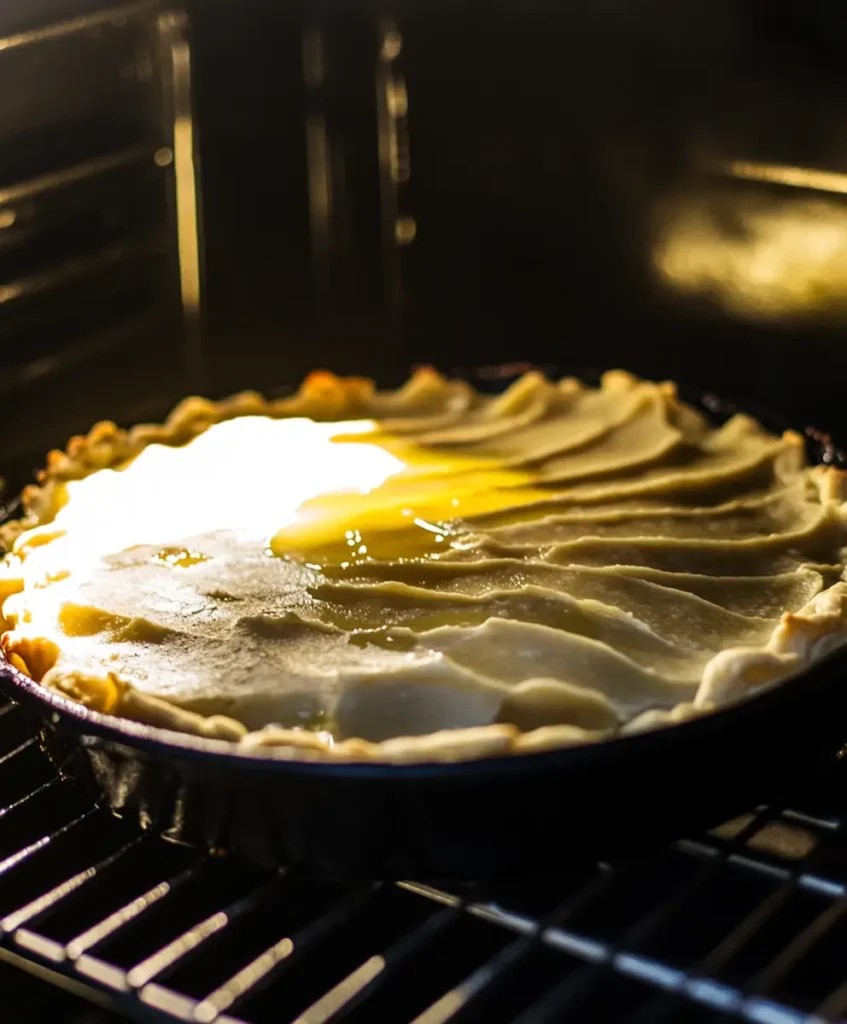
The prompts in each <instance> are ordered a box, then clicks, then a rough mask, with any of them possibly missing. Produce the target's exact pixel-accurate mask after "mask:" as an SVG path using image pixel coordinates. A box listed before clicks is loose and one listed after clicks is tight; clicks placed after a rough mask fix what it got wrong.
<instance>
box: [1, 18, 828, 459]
mask: <svg viewBox="0 0 847 1024" xmlns="http://www.w3.org/2000/svg"><path fill="white" fill-rule="evenodd" d="M82 6H85V5H84V4H83V3H81V2H76V3H75V2H74V0H63V2H62V3H59V2H58V0H40V2H39V4H37V5H35V6H29V5H27V7H26V10H25V11H24V10H19V11H18V12H17V14H16V15H15V16H14V17H15V18H16V19H17V22H18V23H20V19H21V18H27V19H28V20H29V22H31V23H35V22H38V21H39V20H42V21H43V20H44V19H45V18H48V17H50V16H60V15H61V16H63V17H66V16H68V15H69V14H71V13H73V11H75V10H76V9H78V8H80V7H82ZM87 6H89V7H92V6H97V5H96V4H92V3H89V4H88V5H87ZM188 8H189V13H190V15H191V18H192V21H193V45H194V54H193V63H194V89H195V113H196V120H197V129H198V137H199V156H200V166H201V184H202V210H203V237H204V263H205V271H206V277H205V290H204V319H203V329H204V334H203V368H202V370H203V372H202V375H201V376H200V377H196V376H195V377H193V378H191V379H189V378H188V377H187V376H186V375H185V373H184V370H183V361H182V358H181V354H180V352H181V345H182V341H181V338H180V334H179V329H178V326H177V323H176V322H175V321H173V319H171V320H168V321H167V324H166V325H165V326H161V327H156V328H155V329H151V328H146V329H139V331H137V332H136V335H135V336H134V338H132V339H130V340H128V341H117V342H115V343H114V344H110V345H106V346H104V347H103V348H102V349H99V350H97V351H94V352H93V353H92V354H91V355H90V356H86V357H85V358H81V359H76V360H73V361H72V362H71V364H69V365H68V366H61V365H60V366H57V369H56V371H55V372H53V371H51V372H50V373H49V374H42V375H41V376H37V377H35V378H33V379H32V380H31V381H30V382H29V383H26V384H20V385H18V384H17V383H14V386H11V385H10V386H8V387H7V391H6V393H5V396H2V395H0V397H2V410H3V411H2V413H0V430H2V438H3V439H4V443H5V450H7V451H14V452H15V453H16V455H19V454H21V453H24V457H25V458H35V455H36V453H37V452H38V451H40V450H42V449H43V447H44V446H45V445H46V444H48V443H58V442H60V441H61V440H62V439H63V438H64V437H66V436H67V434H68V433H69V432H70V431H72V430H78V429H81V428H83V427H84V426H85V425H86V424H87V423H89V422H91V421H92V420H93V419H95V418H97V417H98V416H101V415H108V416H112V417H115V418H117V419H119V420H124V421H126V420H134V419H138V418H143V417H147V416H150V415H158V414H159V413H161V412H162V411H163V409H164V408H165V407H166V406H167V405H168V404H169V403H171V402H172V401H173V400H174V399H176V398H177V397H179V395H180V394H182V393H184V392H185V390H186V389H192V390H193V389H195V388H202V390H205V391H207V392H210V393H220V392H224V391H228V390H232V389H235V388H238V387H242V386H252V387H258V388H269V387H271V386H275V385H279V384H287V383H293V382H296V381H297V380H298V379H299V378H301V377H302V376H303V374H304V373H306V372H307V371H308V370H309V369H311V368H312V367H315V366H328V367H330V368H333V369H336V370H338V371H340V372H358V373H363V372H366V373H381V374H382V375H383V376H384V377H385V378H386V379H388V380H390V379H396V378H398V377H399V376H401V375H402V374H403V373H404V372H405V370H406V369H407V368H408V367H409V366H410V365H411V364H414V363H419V362H433V363H436V364H437V365H439V366H441V367H444V368H449V367H451V366H456V365H468V364H474V363H491V362H496V361H500V360H532V361H538V362H544V363H560V364H563V365H565V366H567V367H569V368H572V367H579V366H582V365H590V366H600V367H602V366H609V365H613V364H618V365H623V366H626V367H628V368H631V369H633V370H635V371H637V372H642V373H644V374H647V375H651V376H659V377H675V378H677V379H679V380H681V381H682V382H683V383H684V384H686V385H687V386H689V387H693V388H694V389H703V390H709V391H718V392H722V393H724V394H727V395H729V396H730V397H735V398H738V399H740V400H741V401H742V402H744V401H747V402H754V403H755V404H757V405H760V406H761V405H764V406H771V407H773V408H774V409H775V410H777V411H778V412H780V413H783V414H785V415H787V416H788V417H789V418H791V419H793V420H795V421H796V422H797V423H798V425H803V423H805V422H811V421H814V422H817V423H818V424H821V425H824V426H828V427H831V428H833V429H835V430H839V429H840V430H841V431H842V432H843V433H844V434H845V435H847V412H845V411H844V408H843V403H842V402H841V393H842V391H843V385H842V383H841V382H842V381H843V379H844V368H845V365H847V341H845V330H844V328H845V324H846V323H847V314H845V305H844V303H843V301H841V299H840V298H839V296H838V294H837V292H838V282H837V280H836V281H835V283H834V284H833V286H832V287H833V288H834V290H835V292H836V295H835V297H834V298H833V295H832V294H829V293H828V294H827V295H826V296H824V297H823V298H821V299H820V300H819V301H815V302H812V303H810V304H809V305H808V306H807V307H806V308H803V309H801V310H797V309H794V310H788V311H786V310H780V309H764V310H763V309H757V310H754V311H752V312H751V311H750V310H747V311H745V310H739V309H738V308H734V307H733V306H732V305H731V304H729V305H728V304H727V303H726V301H724V298H723V297H722V296H721V295H719V294H715V293H714V292H711V291H710V290H709V289H708V288H707V289H705V290H701V291H699V292H693V293H692V292H685V291H679V290H678V289H674V288H673V287H670V286H669V285H668V283H667V282H666V281H664V280H663V279H662V278H661V276H660V275H659V274H657V272H656V269H655V266H654V261H653V251H654V247H655V244H656V237H657V234H656V232H657V230H658V228H657V225H661V223H662V221H661V216H663V214H662V211H663V210H665V211H666V210H667V206H668V203H669V202H671V203H672V202H674V201H676V199H675V198H674V197H677V199H678V197H680V196H681V197H683V200H684V202H687V203H689V204H691V203H693V204H695V205H696V204H697V203H705V204H706V206H707V207H708V208H710V209H711V208H714V209H715V210H717V211H718V214H717V217H718V221H719V222H726V230H727V232H728V233H729V234H730V235H731V234H732V233H733V232H735V234H739V235H743V232H744V230H745V228H744V222H743V218H741V221H739V220H738V216H737V215H736V212H735V211H736V209H737V208H738V209H744V208H745V204H750V203H754V204H759V205H761V206H763V207H768V208H771V207H772V208H773V209H776V210H779V209H781V208H782V206H786V208H787V207H790V206H791V204H797V203H800V204H801V206H802V204H803V203H805V202H806V201H807V200H808V199H810V198H815V199H817V198H819V197H815V196H814V195H813V194H812V193H807V192H806V191H805V190H797V189H789V188H786V187H784V186H778V185H766V184H758V183H753V182H741V181H735V180H732V179H731V178H726V177H725V176H723V177H722V176H720V175H715V174H713V173H711V172H707V171H705V170H704V168H705V167H706V166H707V165H708V164H709V161H711V162H712V163H714V162H715V161H721V160H724V161H726V160H745V161H760V162H770V163H778V164H790V165H799V166H802V167H810V168H820V169H825V170H830V171H835V172H842V171H843V172H845V173H847V131H846V130H845V129H847V124H845V121H847V95H845V94H847V75H845V72H844V64H843V59H842V58H843V52H844V43H845V41H847V39H845V36H847V8H845V6H844V5H843V4H839V3H835V2H828V3H824V2H817V3H815V2H807V3H805V4H803V5H800V4H788V3H779V2H775V0H636V2H625V0H555V2H554V0H521V2H520V3H518V2H515V0H510V2H505V0H485V2H482V0H450V2H447V0H428V2H423V0H396V2H394V3H391V4H374V3H371V2H367V3H366V2H365V0H360V2H358V3H356V2H350V0H346V2H343V3H342V2H341V0H314V2H310V3H308V4H304V3H303V2H302V0H295V2H287V3H282V2H270V0H238V3H235V2H234V0H189V3H188ZM51 12H52V15H51ZM6 17H7V19H11V18H12V17H13V16H12V15H6ZM387 20H390V21H392V22H393V23H394V24H395V25H396V28H397V30H398V31H399V33H400V34H401V36H402V48H401V50H400V53H399V56H398V57H397V60H396V61H395V63H394V64H393V65H392V68H393V70H394V73H395V75H396V76H400V77H402V78H403V80H404V81H405V86H406V90H407V95H408V118H407V126H406V128H407V132H408V141H409V153H410V172H411V173H410V176H409V179H408V181H406V182H403V183H401V184H399V185H398V186H397V188H396V190H393V188H388V192H389V193H390V196H389V198H390V200H391V202H393V203H396V207H397V212H399V214H401V215H403V216H406V217H412V218H414V221H415V224H416V229H417V230H416V236H415V239H414V241H413V242H412V244H411V245H406V246H399V245H397V244H395V242H394V240H393V234H392V231H391V224H388V226H386V221H385V220H384V211H382V210H381V203H384V202H385V199H386V187H387V186H386V182H385V180H384V176H383V178H382V179H381V177H380V164H379V159H378V146H377V102H378V101H377V89H376V85H375V71H376V68H377V64H378V49H379V33H378V27H379V25H384V24H385V23H386V21H387ZM11 27H13V26H12V24H11V21H9V24H8V25H7V28H6V30H5V31H8V30H11ZM18 27H19V24H18ZM307 29H308V30H311V31H313V32H315V33H317V34H318V35H320V37H321V40H322V46H323V65H324V69H325V76H324V79H323V81H322V83H321V84H320V87H319V88H317V89H312V90H309V89H307V88H306V86H305V85H304V66H303V57H302V54H303V34H304V31H305V30H307ZM1 56H2V54H0V57H1ZM38 60H39V61H40V65H39V71H40V72H41V78H42V79H43V80H44V81H50V77H49V76H50V74H51V73H53V72H51V68H52V67H53V64H54V63H55V52H54V51H49V50H45V51H44V52H43V53H40V54H39V56H38ZM51 61H52V62H53V64H51ZM0 73H2V61H0ZM69 77H70V76H69ZM66 80H69V78H66ZM9 103H10V104H11V107H13V108H14V106H15V104H14V102H13V101H12V100H10V101H9ZM17 109H18V110H24V109H25V105H24V104H23V103H21V104H19V105H18V108H17ZM0 113H2V111H0ZM109 116H110V117H112V118H113V120H114V121H115V123H118V122H121V118H120V115H119V114H115V113H112V114H110V115H109ZM310 116H311V117H314V116H319V117H321V118H322V119H323V123H324V124H325V126H326V133H327V134H326V138H327V147H328V152H329V160H330V164H331V167H332V176H333V192H332V216H331V218H330V220H329V222H328V225H327V235H326V238H325V239H324V240H323V242H322V243H321V244H317V243H316V240H315V239H314V237H313V233H312V225H311V223H310V217H309V169H308V166H307V157H306V144H305V141H306V127H305V126H306V119H307V118H308V117H310ZM0 120H2V119H1V118H0ZM121 123H122V122H121ZM0 131H2V125H0ZM74 137H85V130H84V129H82V128H81V129H80V131H79V132H78V133H77V135H76V136H74ZM46 138H47V133H46V132H41V133H40V134H39V133H35V134H34V135H33V134H31V136H30V137H27V146H32V147H34V150H35V151H37V149H38V145H40V144H41V143H43V142H44V140H45V139H46ZM9 139H10V140H11V139H12V136H9ZM39 140H40V141H39ZM0 142H2V140H0ZM11 144H12V143H11V141H9V143H8V145H7V149H9V147H10V146H11ZM0 149H2V145H0ZM22 151H23V152H25V153H29V149H28V148H24V149H23V150H22V149H21V147H20V146H17V148H16V149H15V152H17V153H20V152H22ZM0 157H2V153H0ZM0 163H2V160H0ZM9 173H10V174H11V173H12V172H11V171H9ZM0 184H2V182H0ZM824 200H825V203H826V204H829V205H828V207H827V209H829V210H830V211H831V215H832V217H833V219H834V221H835V222H838V221H839V218H840V217H841V216H842V215H843V216H845V217H847V207H845V200H844V198H843V197H841V196H839V195H837V194H833V195H827V196H825V197H824ZM128 202H129V203H130V205H131V204H132V203H134V200H128ZM125 205H126V204H125ZM721 219H723V221H721ZM845 244H846V245H847V243H845ZM13 255H14V254H13ZM844 256H845V258H847V253H845V254H844ZM11 265H12V266H13V265H14V259H12V264H11ZM0 269H2V268H0ZM10 273H11V271H10ZM0 276H2V273H0ZM130 278H131V280H132V281H134V282H136V283H137V282H138V281H139V280H142V278H143V274H142V272H141V271H139V272H138V273H134V272H133V274H130ZM122 287H123V286H122ZM845 289H846V290H847V285H845ZM130 291H131V289H130ZM123 294H124V293H123V292H122V291H118V290H116V288H112V289H111V290H110V292H109V295H110V296H111V298H110V301H111V302H112V303H114V304H118V302H119V300H120V301H121V302H122V301H124V300H123V298H122V296H123ZM52 303H53V299H52V298H51V297H49V296H48V297H47V298H45V299H44V301H43V303H42V305H41V307H40V308H42V309H48V310H49V309H52V308H54V305H51V304H52ZM101 307H103V301H102V300H100V299H98V298H97V296H96V295H95V296H94V297H92V298H90V299H86V300H85V302H84V303H83V314H84V315H85V316H91V317H96V315H97V311H98V309H100V308H101ZM55 308H56V309H57V311H58V312H57V313H56V317H57V323H63V322H64V323H66V325H67V326H66V329H65V330H64V331H63V332H61V334H62V337H63V338H64V339H67V341H68V344H70V343H71V342H73V341H74V339H76V338H78V337H79V336H81V335H82V334H84V331H85V328H84V326H82V323H83V321H82V320H79V321H77V320H74V321H72V322H71V321H70V320H64V321H63V320H62V317H63V316H64V313H63V312H62V310H61V308H60V307H58V306H55ZM60 313H61V316H60ZM9 338H10V340H9V341H8V342H7V343H6V345H7V348H8V349H9V350H13V351H15V352H16V353H17V354H16V357H15V358H16V359H18V361H20V359H21V358H24V361H25V359H26V358H28V353H29V352H30V349H29V348H28V346H29V345H30V344H31V343H30V341H29V340H27V339H26V338H25V339H23V341H22V342H21V343H20V344H16V343H15V338H14V334H11V335H9ZM63 343H64V342H63ZM33 344H34V343H33ZM21 353H23V357H21ZM60 362H61V360H60ZM16 380H17V379H16ZM0 391H2V381H0Z"/></svg>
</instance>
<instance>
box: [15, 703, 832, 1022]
mask: <svg viewBox="0 0 847 1024" xmlns="http://www.w3.org/2000/svg"><path fill="white" fill-rule="evenodd" d="M845 783H847V766H846V763H845V761H842V759H841V758H840V757H838V756H831V757H827V758H825V761H824V763H823V764H821V765H818V766H815V767H814V768H813V769H810V770H809V771H807V772H804V773H802V778H801V779H800V781H799V782H798V784H797V786H796V787H794V790H793V791H792V792H791V793H789V794H786V796H785V799H782V800H778V801H775V802H773V803H770V804H768V805H767V806H764V807H760V808H757V809H756V810H755V811H754V812H752V813H751V814H749V815H746V816H744V817H742V818H740V819H736V820H735V821H733V822H730V823H727V824H726V825H724V826H722V827H721V828H719V829H717V830H714V831H713V832H711V833H710V834H708V835H706V836H699V837H696V838H693V839H685V840H681V841H679V842H677V843H675V844H673V845H671V846H668V847H664V848H662V849H659V850H653V851H651V852H649V853H646V854H644V855H642V856H639V857H637V858H635V859H633V860H630V861H628V862H621V863H614V864H612V863H601V864H588V865H585V864H583V865H579V864H576V865H563V867H562V870H561V871H560V872H559V873H558V874H557V875H556V876H555V877H547V878H537V879H532V880H527V881H526V882H524V883H520V884H518V883H510V884H507V885H499V886H496V887H494V888H492V889H490V890H488V891H486V890H485V889H484V888H483V887H479V886H475V885H461V886H451V885H447V884H445V885H432V884H423V883H419V882H414V881H409V882H400V883H397V884H389V883H381V884H366V885H360V886H350V885H347V886H343V885H335V884H330V883H325V882H319V881H316V880H314V879H311V878H308V877H307V876H306V875H304V874H302V873H299V872H295V871H282V870H281V871H276V872H275V871H272V870H269V869H260V868H257V867H254V866H251V865H248V864H244V863H240V862H238V861H236V860H235V859H234V858H231V857H228V856H224V855H221V854H217V855H216V854H202V853H199V852H198V851H196V850H192V849H189V848H186V847H184V846H180V845H178V844H176V843H172V842H169V841H168V840H167V839H166V838H163V837H160V836H158V835H156V834H155V832H154V831H153V830H150V831H147V832H144V831H141V830H139V829H138V827H137V826H136V825H134V824H133V825H130V824H129V823H128V822H124V821H121V820H119V819H118V818H115V817H113V816H112V815H111V814H109V813H108V812H107V811H106V810H104V809H102V808H99V807H97V806H96V805H93V804H92V802H91V800H90V797H89V796H88V795H87V793H86V792H85V791H84V790H83V789H82V788H81V787H80V786H79V785H78V784H77V783H75V782H74V781H73V780H72V779H68V778H64V777H62V776H60V775H58V774H57V773H56V771H55V769H54V767H53V766H52V764H51V762H50V761H49V759H48V758H47V756H46V754H45V753H44V752H43V751H42V749H41V746H40V743H39V740H38V736H37V731H36V726H35V723H34V722H33V721H32V720H31V719H30V718H29V717H28V715H27V713H26V712H24V711H23V710H22V709H21V708H19V707H17V706H16V705H14V704H12V703H6V704H4V705H3V706H2V708H0V961H2V960H5V961H7V962H9V963H12V964H14V965H16V966H18V967H22V968H24V969H26V970H29V971H31V972H34V973H37V974H39V975H40V976H41V977H42V978H46V979H47V980H49V981H51V982H53V983H55V984H57V985H60V986H63V987H66V988H70V989H71V990H72V991H73V992H75V993H76V994H78V995H79V994H82V995H83V996H85V997H86V998H88V999H90V1000H92V1001H93V1002H96V1003H98V1004H100V1005H101V1006H102V1005H105V1006H107V1007H108V1008H110V1009H111V1010H113V1011H115V1012H117V1013H119V1014H121V1015H124V1016H126V1017H128V1018H130V1019H135V1020H138V1021H146V1022H148V1024H149V1022H151V1021H155V1022H157V1024H164V1022H166V1021H173V1020H178V1021H190V1022H196V1024H264V1022H271V1021H273V1022H282V1021H291V1022H296V1024H322V1022H325V1021H338V1022H341V1021H344V1022H359V1021H367V1022H374V1021H391V1022H394V1021H397V1022H400V1021H414V1022H416V1024H441V1022H447V1021H450V1022H456V1024H469V1022H477V1021H479V1022H482V1021H484V1022H486V1024H494V1022H496V1021H510V1022H515V1024H545V1022H548V1021H558V1020H563V1019H567V1020H568V1021H569V1022H571V1021H586V1022H593V1021H603V1022H604V1024H605V1022H608V1024H613V1022H621V1024H640V1022H647V1021H649V1022H651V1024H652V1022H664V1021H667V1022H671V1024H676V1022H679V1021H682V1020H685V1021H689V1020H691V1021H697V1022H700V1021H703V1022H718V1021H732V1020H747V1021H754V1022H759V1024H795V1022H797V1024H799V1022H800V1021H807V1020H810V1021H814V1022H815V1024H825V1022H835V1021H839V1020H841V1019H842V1018H843V1017H844V1015H845V1012H847V965H845V963H844V961H843V957H842V953H843V948H844V939H845V936H847V843H845V822H847V816H845V814H844V812H843V806H844V805H843V793H844V792H845ZM339 841H343V837H339Z"/></svg>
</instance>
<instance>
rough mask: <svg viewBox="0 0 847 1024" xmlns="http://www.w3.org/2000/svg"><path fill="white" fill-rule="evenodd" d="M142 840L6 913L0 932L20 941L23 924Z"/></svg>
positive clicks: (129, 844) (39, 914)
mask: <svg viewBox="0 0 847 1024" xmlns="http://www.w3.org/2000/svg"><path fill="white" fill-rule="evenodd" d="M141 841H142V837H141V836H138V837H137V838H136V839H133V840H131V841H130V842H129V843H127V844H126V845H125V846H122V847H121V848H120V849H119V850H117V851H116V852H115V853H113V854H111V855H110V856H108V857H105V858H104V859H103V860H101V861H99V862H98V863H97V864H94V865H92V866H91V867H89V868H84V869H83V870H82V871H79V872H77V874H75V875H72V876H71V877H70V878H68V879H66V880H65V881H64V882H60V883H59V885H57V886H55V887H54V888H53V889H51V890H50V891H49V892H46V893H44V894H43V895H42V896H39V897H38V898H37V899H34V900H32V902H30V903H27V904H26V905H25V906H23V907H21V908H20V909H19V910H16V911H14V913H11V914H7V915H6V917H4V918H3V919H2V920H0V933H7V934H8V933H9V932H17V934H16V935H15V939H16V940H17V941H18V942H20V938H19V935H20V931H19V930H20V929H21V925H23V924H27V923H28V924H33V923H35V922H37V920H38V918H39V917H41V915H42V914H44V913H45V912H46V911H48V910H51V909H52V908H53V907H55V906H56V905H57V904H58V903H60V902H61V901H62V900H63V899H64V898H65V897H66V896H70V894H71V893H72V892H75V891H76V890H77V889H78V888H79V887H80V886H81V885H85V883H86V882H88V881H90V880H91V879H92V878H94V877H96V876H97V875H98V874H99V873H100V872H101V871H103V870H104V869H105V868H107V867H109V866H110V865H112V864H114V863H115V862H116V861H118V860H119V859H120V858H121V857H122V856H123V855H124V854H125V853H127V852H128V851H129V850H131V849H133V848H134V847H136V846H137V845H138V844H139V843H140V842H141Z"/></svg>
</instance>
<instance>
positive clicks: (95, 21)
mask: <svg viewBox="0 0 847 1024" xmlns="http://www.w3.org/2000/svg"><path fill="white" fill-rule="evenodd" d="M158 6H159V4H158V2H157V0H139V2H137V3H128V4H123V5H122V6H120V7H112V8H107V9H106V10H104V11H95V12H93V13H92V14H83V15H81V16H80V17H78V18H72V19H70V20H69V21H62V22H58V23H56V24H54V25H47V26H45V27H43V28H36V29H31V30H30V31H28V32H18V33H17V34H15V35H12V36H6V37H5V39H0V53H2V52H3V51H4V50H17V49H20V47H22V46H32V45H34V44H35V43H44V42H48V41H50V40H53V39H61V38H63V37H64V36H70V35H76V34H77V33H79V32H89V31H91V30H92V29H97V28H100V27H101V26H103V25H109V24H112V23H114V22H121V21H124V20H126V19H128V18H138V17H143V16H145V15H147V14H151V13H152V12H153V11H155V10H156V9H157V7H158Z"/></svg>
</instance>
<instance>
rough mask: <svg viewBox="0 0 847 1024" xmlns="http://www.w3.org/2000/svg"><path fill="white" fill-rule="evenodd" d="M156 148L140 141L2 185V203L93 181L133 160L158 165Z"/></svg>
mask: <svg viewBox="0 0 847 1024" xmlns="http://www.w3.org/2000/svg"><path fill="white" fill-rule="evenodd" d="M157 149H158V147H154V146H151V145H150V144H149V143H139V144H138V145H135V146H128V147H127V148H126V149H122V150H120V151H119V152H117V153H108V154H107V155H106V156H100V157H96V158H95V159H93V160H85V161H83V162H82V163H78V164H74V165H73V166H71V167H63V168H62V169H61V170H58V171H51V172H50V173H49V174H41V175H39V176H38V177H37V178H30V179H29V180H28V181H22V182H20V183H19V184H17V185H9V186H8V187H6V188H0V206H9V205H10V204H12V203H19V202H21V200H23V199H34V198H36V197H37V196H40V195H43V194H44V193H45V192H54V191H56V190H57V189H60V188H65V187H67V186H68V185H78V184H81V183H82V182H85V181H91V180H93V179H95V178H100V177H102V176H103V175H106V174H109V173H110V172H111V171H118V170H121V169H122V168H124V167H131V166H132V165H133V164H140V163H143V162H144V161H146V160H149V161H150V166H151V168H152V167H154V166H155V165H154V163H153V156H154V153H155V152H156V150H157Z"/></svg>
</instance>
